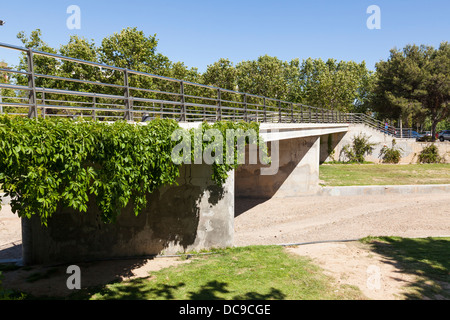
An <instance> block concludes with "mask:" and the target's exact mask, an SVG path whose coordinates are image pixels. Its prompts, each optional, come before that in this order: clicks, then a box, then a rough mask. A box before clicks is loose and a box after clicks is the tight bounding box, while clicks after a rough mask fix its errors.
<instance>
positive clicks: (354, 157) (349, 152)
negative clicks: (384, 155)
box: [341, 133, 376, 163]
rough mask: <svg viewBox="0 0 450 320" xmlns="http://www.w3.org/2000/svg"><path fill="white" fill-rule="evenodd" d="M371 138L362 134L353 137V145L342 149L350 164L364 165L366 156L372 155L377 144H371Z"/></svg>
mask: <svg viewBox="0 0 450 320" xmlns="http://www.w3.org/2000/svg"><path fill="white" fill-rule="evenodd" d="M369 139H370V136H369V137H368V136H366V135H365V134H364V133H360V134H358V135H357V136H354V137H353V141H352V144H351V145H348V144H347V145H345V146H344V147H343V148H342V151H341V152H342V153H343V154H344V155H345V157H346V158H347V161H348V162H357V163H363V162H364V157H365V155H366V154H372V152H373V149H374V146H375V145H376V144H375V143H371V142H369Z"/></svg>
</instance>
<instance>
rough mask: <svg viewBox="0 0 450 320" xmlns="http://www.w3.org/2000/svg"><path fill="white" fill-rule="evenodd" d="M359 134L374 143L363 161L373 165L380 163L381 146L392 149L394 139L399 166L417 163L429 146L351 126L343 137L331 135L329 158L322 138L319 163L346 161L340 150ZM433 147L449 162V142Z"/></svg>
mask: <svg viewBox="0 0 450 320" xmlns="http://www.w3.org/2000/svg"><path fill="white" fill-rule="evenodd" d="M359 133H364V134H366V136H368V137H370V138H369V141H370V142H373V143H376V146H375V147H374V150H373V152H372V154H370V155H366V157H365V160H366V161H370V162H374V163H380V162H381V158H380V156H379V155H380V150H381V149H382V148H383V146H387V147H392V140H393V139H395V141H396V147H397V148H401V149H402V151H401V159H400V162H399V163H400V164H409V163H417V160H418V156H419V154H420V152H421V151H422V150H423V148H425V147H426V146H428V145H430V144H431V143H430V142H417V141H416V140H415V139H399V138H393V137H392V136H390V135H387V134H384V133H382V132H380V131H378V130H375V129H373V128H371V127H369V126H366V125H363V124H352V125H350V126H349V127H348V132H347V133H345V135H344V136H343V137H342V136H341V135H339V134H333V135H332V138H333V139H332V143H331V145H332V150H334V155H333V156H330V154H329V150H327V148H328V146H327V137H322V142H321V144H322V147H321V153H322V154H323V155H322V156H321V161H322V162H323V161H333V160H339V161H344V160H346V159H345V157H344V155H343V154H342V153H341V151H342V148H343V147H344V146H345V145H347V144H351V143H352V140H353V137H354V136H357V135H358V134H359ZM328 144H330V143H328ZM435 145H436V146H437V147H438V149H439V154H440V156H441V157H442V158H443V160H444V162H445V163H449V162H450V142H448V141H445V142H440V141H436V142H435Z"/></svg>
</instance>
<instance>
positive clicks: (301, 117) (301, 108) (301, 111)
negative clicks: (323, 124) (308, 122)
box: [300, 105, 303, 123]
mask: <svg viewBox="0 0 450 320" xmlns="http://www.w3.org/2000/svg"><path fill="white" fill-rule="evenodd" d="M300 121H301V122H302V123H303V106H302V105H300Z"/></svg>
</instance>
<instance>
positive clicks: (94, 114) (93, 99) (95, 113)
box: [92, 96, 97, 121]
mask: <svg viewBox="0 0 450 320" xmlns="http://www.w3.org/2000/svg"><path fill="white" fill-rule="evenodd" d="M92 107H93V108H94V109H93V110H92V119H93V120H94V121H97V111H96V110H95V108H97V97H96V96H93V97H92Z"/></svg>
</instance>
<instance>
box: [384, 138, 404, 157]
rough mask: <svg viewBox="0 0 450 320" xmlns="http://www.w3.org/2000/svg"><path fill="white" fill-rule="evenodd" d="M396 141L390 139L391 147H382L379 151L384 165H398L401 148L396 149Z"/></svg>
mask: <svg viewBox="0 0 450 320" xmlns="http://www.w3.org/2000/svg"><path fill="white" fill-rule="evenodd" d="M395 145H396V141H395V139H392V147H390V148H389V147H387V146H383V148H381V150H380V157H381V159H382V160H383V162H384V163H399V162H400V158H401V156H402V151H403V149H402V148H396V147H395Z"/></svg>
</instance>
